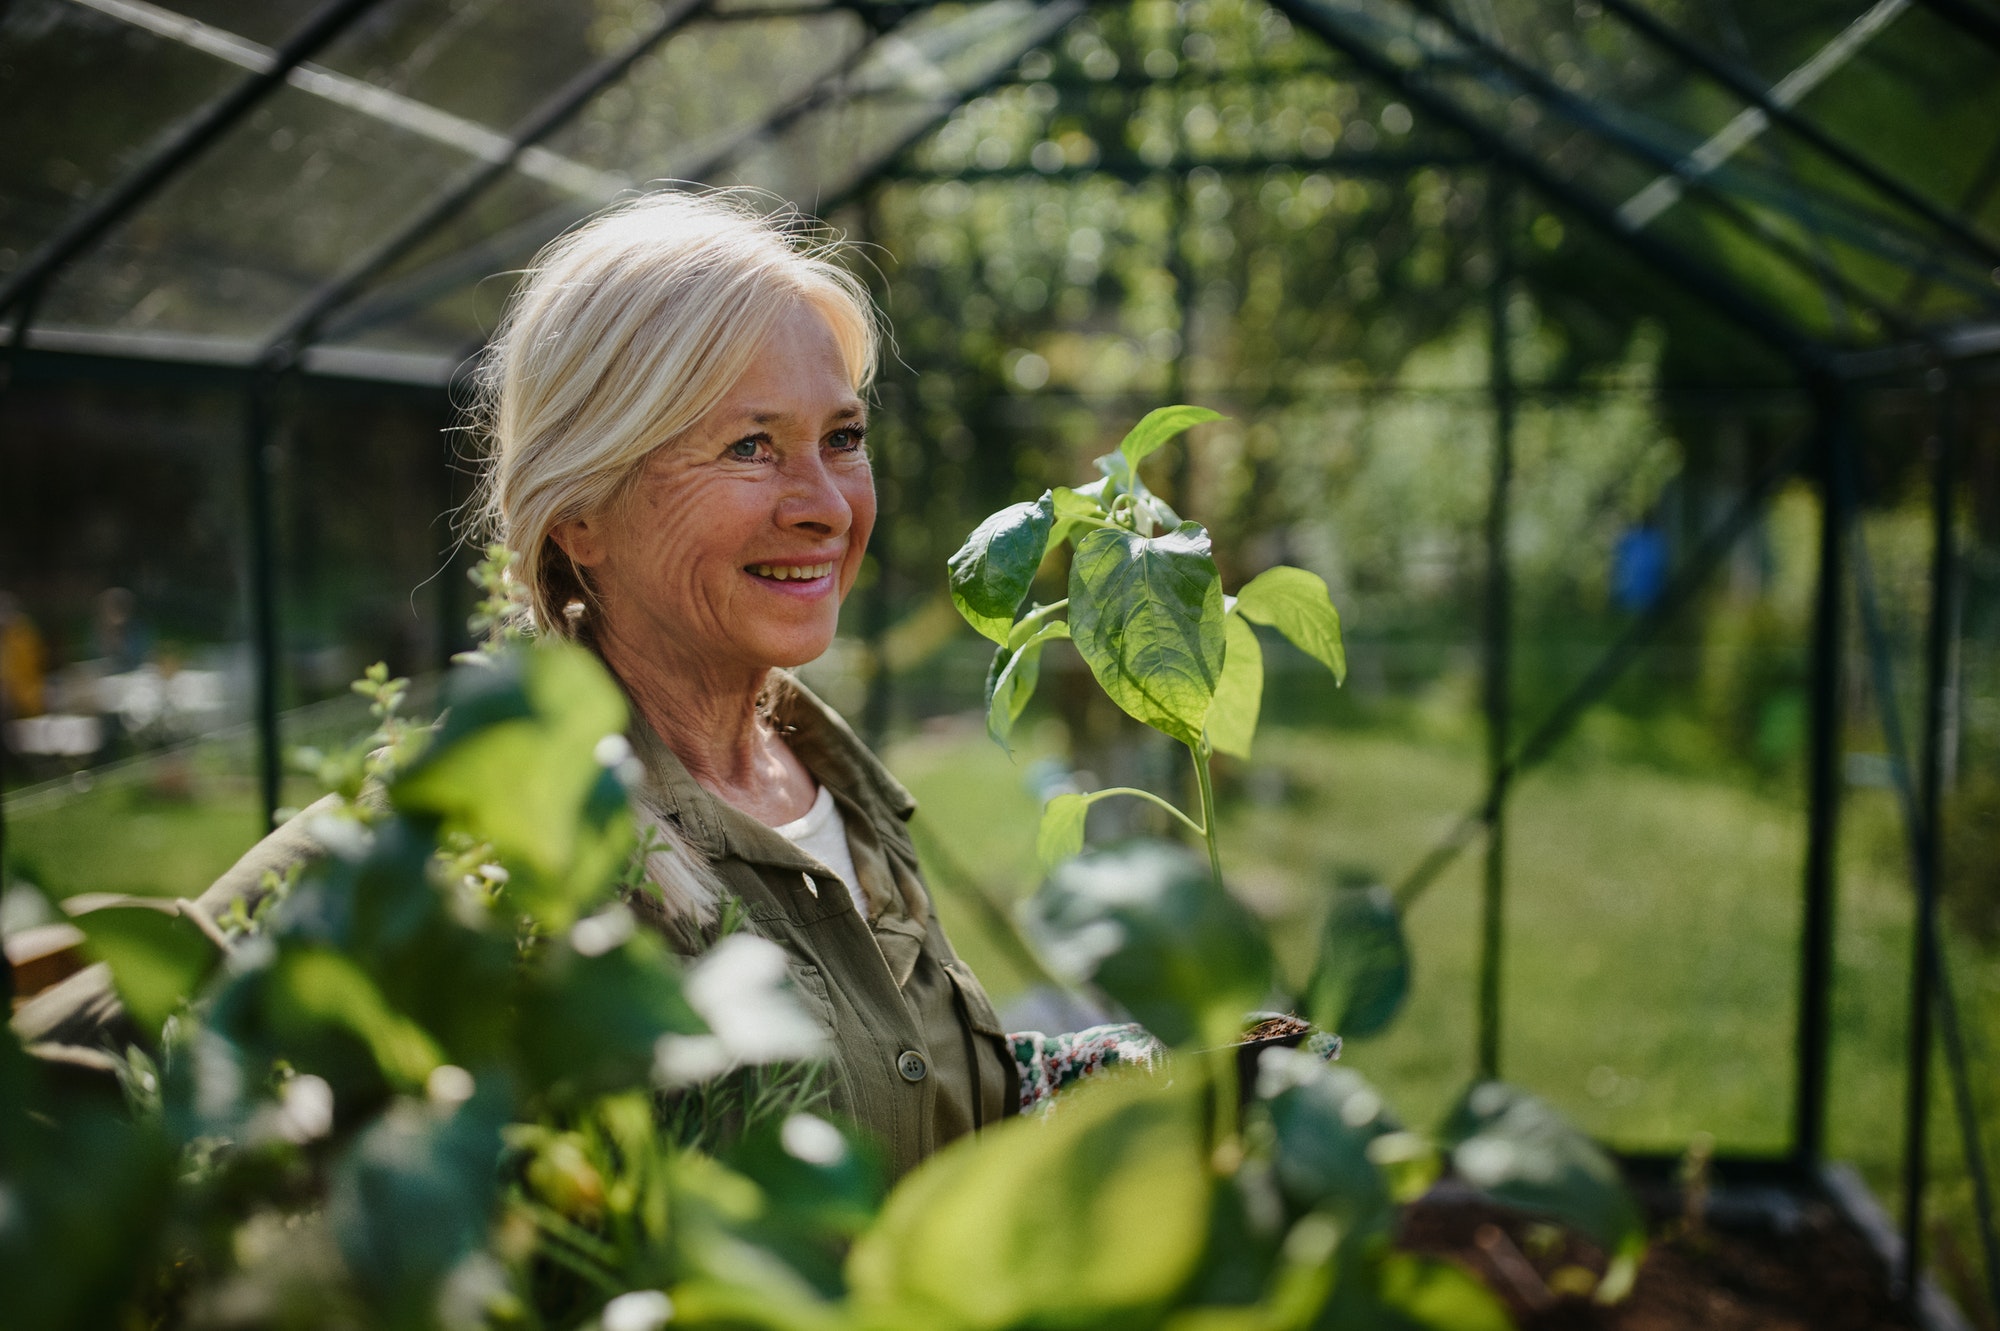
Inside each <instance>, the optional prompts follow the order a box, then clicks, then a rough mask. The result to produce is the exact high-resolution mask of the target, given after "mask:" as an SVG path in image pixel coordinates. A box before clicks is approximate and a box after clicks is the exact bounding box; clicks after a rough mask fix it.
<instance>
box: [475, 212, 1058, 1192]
mask: <svg viewBox="0 0 2000 1331" xmlns="http://www.w3.org/2000/svg"><path fill="white" fill-rule="evenodd" d="M833 259H834V255H833V254H831V253H829V252H828V250H827V249H826V248H825V247H823V246H813V245H811V244H808V243H807V242H805V241H803V240H801V239H800V238H798V237H797V236H795V235H791V234H787V233H786V232H785V231H783V230H781V229H780V228H779V227H778V226H776V225H774V224H773V223H771V222H769V221H767V220H765V219H764V218H762V217H759V216H757V215H756V214H754V213H753V212H751V211H749V210H748V209H747V208H746V207H744V206H743V205H742V204H740V203H737V202H735V201H733V200H732V199H730V198H729V197H728V196H690V195H684V194H662V195H655V196H651V197H648V198H644V199H641V200H639V201H637V202H634V203H632V204H629V205H626V206H624V207H621V208H619V209H617V210H615V211H613V212H611V213H609V214H606V215H604V216H601V217H599V218H598V219H597V220H595V221H593V222H591V223H590V224H588V225H586V226H584V227H582V228H580V229H579V230H577V231H575V232H573V233H571V234H570V235H568V236H566V237H565V238H563V239H562V240H561V241H559V242H557V243H556V244H555V245H554V246H552V247H551V248H550V249H549V250H548V251H546V252H545V253H544V254H543V255H542V256H541V259H540V260H539V261H538V263H537V265H536V267H535V269H534V270H533V272H532V273H531V274H530V275H529V277H528V279H527V281H526V282H525V284H524V285H523V286H522V288H521V289H520V291H519V292H518V294H517V296H516V298H515V301H514V304H513V306H512V309H511V311H510V312H509V314H508V316H507V318H506V320H505V322H504V324H503V326H502V329H501V332H500V335H499V338H498V339H497V341H496V343H495V346H494V348H493V350H492V353H491V357H490V359H489V361H488V363H487V365H488V368H487V377H486V404H487V411H486V420H487V428H488V431H489V432H490V435H491V443H492V448H491V450H490V455H489V463H488V466H489V468H490V470H489V473H488V475H487V477H486V491H485V493H486V506H485V511H486V514H487V517H488V520H489V522H490V523H491V525H492V527H493V528H494V529H495V531H496V532H497V534H498V536H499V538H500V539H501V540H502V541H504V542H505V544H506V545H507V546H508V548H509V549H510V550H511V551H512V552H513V554H514V557H515V563H514V569H515V571H516V573H517V575H518V576H519V578H520V579H521V580H522V582H523V583H524V584H525V588H526V591H527V594H528V599H529V602H530V606H531V609H532V613H533V617H534V620H535V622H536V624H537V625H538V626H539V629H540V631H542V632H545V633H555V634H560V635H564V636H569V637H574V638H576V639H577V640H579V641H581V642H582V643H584V644H585V645H587V646H588V647H590V648H591V649H592V650H593V651H595V652H596V653H597V654H598V655H599V656H600V657H601V658H602V659H603V661H604V663H605V664H606V665H607V666H608V667H609V668H610V670H611V672H612V673H613V674H614V675H615V676H616V677H617V678H618V680H619V682H620V684H622V685H623V687H624V688H625V690H626V692H627V694H628V695H629V697H630V699H631V703H632V727H631V739H632V742H633V748H634V751H635V753H636V754H637V756H638V757H639V759H640V760H641V762H642V763H643V765H644V768H645V777H644V780H643V781H642V782H641V783H640V785H639V787H638V789H637V790H636V792H635V797H634V802H635V806H636V812H637V814H638V816H639V818H640V820H641V821H642V823H644V824H646V825H649V826H650V827H651V828H652V829H653V830H654V831H655V833H656V834H657V835H658V836H659V837H660V838H661V839H662V840H663V841H664V842H665V843H666V846H667V850H666V851H665V852H663V853H659V854H655V855H653V856H651V857H650V858H649V864H648V869H649V876H650V877H652V879H653V880H654V882H655V885H656V886H657V887H658V888H659V889H660V892H659V894H658V896H657V898H656V897H654V896H652V895H647V894H642V895H641V896H639V897H637V898H635V900H634V902H633V905H634V907H635V909H636V910H638V911H639V913H640V914H641V916H642V918H645V919H646V920H648V922H649V923H651V924H653V925H654V926H655V927H657V928H658V929H659V930H660V931H661V932H662V933H664V934H665V935H666V936H667V938H668V939H669V941H670V942H671V943H672V944H673V945H674V946H675V947H676V948H677V950H679V951H681V952H682V953H684V954H692V953H695V952H699V951H700V950H702V949H703V948H705V947H706V946H708V945H709V944H711V943H713V942H714V941H715V937H716V931H717V925H718V919H719V917H720V913H721V908H722V906H723V904H724V903H725V902H726V901H728V900H730V899H731V898H733V899H734V900H735V901H736V902H738V903H740V905H741V909H742V914H743V917H744V918H745V919H747V921H748V924H749V927H750V928H751V929H753V930H755V931H756V932H757V933H759V934H761V935H763V936H764V937H766V938H768V939H770V940H771V941H773V942H776V943H778V944H779V945H780V946H782V947H783V948H784V949H785V950H786V951H787V953H789V955H790V958H791V962H792V972H793V975H794V978H795V979H796V981H797V985H798V988H799V989H800V990H801V991H802V993H803V995H804V998H805V1001H806V1002H807V1004H808V1006H810V1007H812V1008H814V1009H815V1010H816V1012H817V1015H818V1016H819V1018H820V1019H821V1021H822V1022H823V1023H824V1024H825V1025H826V1027H827V1029H828V1030H829V1032H830V1034H831V1035H832V1048H833V1055H832V1063H833V1069H832V1070H833V1074H834V1075H833V1078H832V1086H831V1095H832V1108H833V1110H834V1111H835V1112H837V1113H841V1114H844V1115H845V1116H847V1117H849V1118H851V1119H852V1120H853V1121H855V1122H856V1123H858V1124H860V1125H861V1126H863V1127H864V1128H867V1129H869V1130H871V1131H873V1132H874V1133H875V1134H876V1135H878V1136H879V1137H880V1139H881V1140H882V1142H883V1143H884V1144H885V1146H886V1148H887V1151H888V1154H889V1158H890V1162H891V1164H892V1167H893V1168H894V1169H895V1170H896V1171H897V1172H901V1171H903V1170H905V1169H907V1168H909V1167H910V1166H912V1165H914V1164H915V1163H916V1162H917V1161H919V1160H921V1159H922V1158H924V1157H925V1156H926V1155H928V1154H930V1153H931V1152H932V1151H934V1150H936V1149H937V1148H938V1147H939V1146H941V1145H943V1144H944V1143H945V1142H948V1141H950V1140H952V1139H954V1138H956V1137H959V1136H962V1135H964V1134H965V1133H968V1132H971V1131H974V1130H976V1129H977V1128H979V1127H980V1126H981V1125H982V1124H985V1123H989V1122H992V1121H994V1120H995V1119H998V1118H1000V1117H1002V1116H1004V1115H1006V1114H1008V1113H1010V1112H1013V1111H1014V1110H1015V1109H1016V1107H1017V1105H1018V1103H1019V1097H1020V1076H1019V1073H1018V1071H1017V1069H1016V1065H1015V1061H1014V1056H1013V1051H1012V1046H1011V1045H1010V1043H1009V1042H1008V1040H1007V1038H1006V1035H1005V1034H1004V1032H1003V1031H1002V1030H1001V1027H1000V1024H999V1022H998V1020H997V1019H996V1018H995V1016H994V1013H993V1008H992V1005H991V1004H990V1003H989V1002H988V1000H987V996H986V993H985V991H984V990H983V989H982V988H981V987H980V984H979V981H978V980H977V979H976V978H974V976H973V974H972V972H971V971H970V970H968V969H967V968H966V966H965V965H964V963H963V962H961V961H960V960H959V959H958V956H957V954H956V953H954V952H953V950H952V947H951V943H950V941H949V940H948V939H947V938H946V937H945V933H944V929H943V928H942V926H941V925H940V924H939V922H938V920H937V917H936V915H935V913H934V912H933V911H932V909H931V903H930V898H929V896H928V894H927V893H926V892H925V890H924V886H923V882H922V879H921V877H920V875H919V872H918V867H917V857H916V853H915V851H914V849H913V847H912V846H911V843H910V837H909V833H908V830H907V828H906V826H905V823H906V820H907V819H908V818H909V817H910V815H911V813H912V812H913V811H914V808H915V804H914V802H913V801H912V800H911V798H910V796H909V794H908V792H907V791H905V790H904V789H903V787H902V786H901V785H900V784H898V782H897V781H896V779H895V778H894V777H892V776H890V775H889V773H888V771H887V770H885V769H884V768H883V766H882V765H881V763H880V762H878V761H877V760H876V758H875V757H874V755H873V754H871V753H869V752H868V750H867V749H866V748H865V747H864V746H863V745H862V744H861V743H860V742H859V741H858V740H857V739H856V738H855V736H854V734H853V732H852V731H850V730H849V729H848V727H847V726H846V725H845V724H844V723H843V722H842V721H841V719H840V718H839V717H838V716H836V715H835V714H834V713H833V712H832V711H830V710H829V709H828V708H827V707H826V706H825V705H824V704H823V703H821V702H820V701H819V700H818V699H817V698H815V697H813V696H812V694H811V693H809V692H808V691H807V690H806V689H805V688H804V687H803V686H801V685H800V684H799V683H798V682H797V681H796V680H794V679H793V678H792V677H791V676H790V675H789V674H788V673H786V672H787V670H788V669H789V668H790V667H794V666H800V665H804V664H805V663H807V662H809V661H811V660H813V659H814V658H816V657H818V656H819V655H820V654H821V653H823V652H825V651H826V649H827V648H828V646H830V645H831V644H832V642H833V637H834V631H835V628H836V626H837V623H838V619H839V613H840V604H841V601H842V599H843V598H844V597H845V596H846V595H847V593H848V591H849V589H851V588H852V587H853V585H854V580H855V578H856V576H857V575H858V574H859V573H860V571H861V563H862V558H863V555H864V554H865V552H866V551H867V548H868V538H869V533H870V532H871V531H872V530H873V528H874V524H875V487H874V479H873V476H872V474H871V471H870V466H869V459H868V451H867V446H866V438H867V431H868V403H867V401H866V400H865V396H864V395H865V394H866V392H867V390H868V387H869V384H870V381H871V380H872V378H873V375H874V371H875V364H876V356H877V352H878V347H879V345H880V335H879V330H878V327H877V324H876V320H875V315H874V310H873V306H872V305H871V303H870V301H869V299H868V296H867V293H866V290H865V289H864V288H863V287H862V286H861V285H860V283H859V282H858V281H857V280H856V279H855V278H854V277H853V276H852V275H851V274H850V273H848V272H847V271H845V270H844V269H842V268H841V267H839V266H837V265H836V264H835V263H834V262H833Z"/></svg>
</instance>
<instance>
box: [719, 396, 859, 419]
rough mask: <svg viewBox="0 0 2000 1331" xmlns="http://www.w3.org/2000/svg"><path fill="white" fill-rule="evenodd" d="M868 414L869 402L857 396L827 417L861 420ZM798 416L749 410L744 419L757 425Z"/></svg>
mask: <svg viewBox="0 0 2000 1331" xmlns="http://www.w3.org/2000/svg"><path fill="white" fill-rule="evenodd" d="M867 414H868V407H867V404H866V403H864V402H862V401H861V400H860V399H859V398H856V399H855V400H854V401H852V402H849V403H847V404H846V405H845V406H842V407H839V408H837V409H835V410H834V411H831V412H829V413H828V414H827V416H826V419H827V420H830V421H852V420H860V419H861V418H862V417H864V416H866V415H867ZM797 418H798V417H797V414H796V413H794V412H790V411H777V410H773V411H747V412H745V413H744V414H743V419H744V420H747V421H748V422H750V424H752V425H757V426H767V425H784V424H786V423H788V422H790V421H793V420H796V419H797Z"/></svg>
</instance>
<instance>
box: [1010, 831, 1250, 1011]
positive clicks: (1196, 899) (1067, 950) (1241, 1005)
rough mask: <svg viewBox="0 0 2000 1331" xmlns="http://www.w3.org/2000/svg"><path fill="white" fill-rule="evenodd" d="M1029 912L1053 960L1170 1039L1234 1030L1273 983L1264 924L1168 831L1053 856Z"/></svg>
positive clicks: (1070, 975)
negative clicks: (1156, 837) (1058, 859)
mask: <svg viewBox="0 0 2000 1331" xmlns="http://www.w3.org/2000/svg"><path fill="white" fill-rule="evenodd" d="M1058 798H1064V797H1058ZM1069 798H1075V797H1069ZM1053 803H1054V801H1051V804H1053ZM1045 817H1046V815H1045ZM1028 922H1029V925H1030V928H1031V929H1032V931H1033V933H1034V934H1035V936H1036V938H1037V940H1038V941H1039V942H1040V943H1041V944H1042V945H1043V950H1044V952H1045V954H1046V956H1047V958H1048V961H1049V964H1050V966H1051V968H1052V969H1054V970H1056V971H1057V972H1058V973H1060V974H1062V975H1064V977H1065V978H1068V979H1072V980H1076V981H1086V980H1087V981H1091V982H1094V983H1095V984H1096V985H1097V986H1098V987H1099V988H1101V989H1102V990H1103V991H1104V992H1105V993H1107V994H1109V995H1110V996H1111V997H1112V998H1113V999H1115V1000H1116V1001H1117V1002H1118V1003H1119V1004H1121V1005H1122V1006H1124V1007H1125V1009H1126V1010H1127V1011H1129V1012H1131V1014H1132V1016H1133V1017H1134V1018H1135V1019H1136V1020H1138V1021H1139V1022H1140V1023H1141V1024H1143V1025H1144V1026H1145V1027H1146V1029H1148V1030H1150V1031H1151V1032H1153V1034H1155V1035H1157V1036H1159V1037H1160V1038H1161V1039H1162V1040H1165V1041H1166V1042H1167V1043H1168V1044H1175V1045H1178V1044H1185V1043H1187V1042H1188V1041H1190V1040H1192V1039H1194V1038H1195V1037H1197V1036H1201V1037H1204V1038H1206V1039H1208V1040H1210V1041H1211V1042H1214V1043H1218V1044H1219V1043H1222V1042H1224V1041H1226V1040H1229V1039H1231V1038H1233V1037H1234V1036H1235V1034H1236V1032H1237V1031H1239V1030H1241V1029H1242V1020H1243V1014H1244V1013H1245V1012H1247V1011H1249V1010H1251V1009H1253V1008H1255V1007H1256V1006H1258V1005H1259V1004H1260V1003H1262V1002H1263V1001H1264V999H1265V998H1266V996H1267V995H1268V993H1269V991H1270V986H1271V952H1270V946H1269V944H1268V943H1267V942H1266V941H1265V937H1264V930H1263V927H1262V926H1261V925H1260V924H1259V923H1258V922H1257V920H1256V919H1255V918H1254V917H1253V916H1251V914H1250V912H1249V911H1247V910H1246V909H1244V907H1243V906H1242V904H1241V903H1239V902H1238V901H1237V900H1236V899H1235V898H1234V897H1232V896H1230V895H1229V894H1228V893H1227V892H1226V891H1224V890H1223V889H1221V888H1220V887H1217V886H1216V884H1215V880H1214V879H1213V878H1212V877H1211V876H1210V874H1209V869H1208V865H1207V864H1206V863H1205V862H1203V861H1202V860H1200V859H1198V858H1196V857H1195V856H1194V855H1192V854H1190V853H1189V852H1188V851H1187V850H1186V849H1185V848H1183V847H1180V846H1176V845H1173V844H1171V843H1168V842H1162V841H1138V842H1131V843H1129V844H1126V845H1123V846H1119V847H1115V848H1112V849H1109V850H1102V851H1094V852H1092V853H1090V854H1088V855H1083V856H1079V857H1077V858H1075V859H1072V860H1069V861H1068V862H1067V863H1065V864H1062V865H1059V866H1058V867H1057V868H1056V869H1055V870H1054V872H1052V873H1051V874H1050V875H1049V880H1048V882H1047V883H1046V884H1045V885H1044V886H1043V887H1042V890H1041V891H1040V892H1038V893H1036V895H1035V896H1034V898H1033V899H1032V900H1031V901H1030V902H1029V903H1028Z"/></svg>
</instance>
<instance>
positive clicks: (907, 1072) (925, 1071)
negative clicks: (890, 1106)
mask: <svg viewBox="0 0 2000 1331" xmlns="http://www.w3.org/2000/svg"><path fill="white" fill-rule="evenodd" d="M930 1070H931V1065H930V1064H929V1063H928V1062H926V1061H925V1060H924V1056H923V1055H922V1054H920V1053H918V1052H917V1051H916V1050H914V1049H905V1050H904V1051H903V1052H902V1053H901V1054H900V1055H898V1056H897V1058H896V1071H898V1072H900V1073H902V1074H903V1080H904V1081H922V1080H923V1079H924V1078H925V1077H926V1076H928V1075H929V1074H930Z"/></svg>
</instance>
